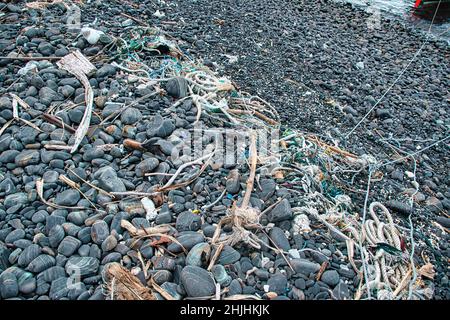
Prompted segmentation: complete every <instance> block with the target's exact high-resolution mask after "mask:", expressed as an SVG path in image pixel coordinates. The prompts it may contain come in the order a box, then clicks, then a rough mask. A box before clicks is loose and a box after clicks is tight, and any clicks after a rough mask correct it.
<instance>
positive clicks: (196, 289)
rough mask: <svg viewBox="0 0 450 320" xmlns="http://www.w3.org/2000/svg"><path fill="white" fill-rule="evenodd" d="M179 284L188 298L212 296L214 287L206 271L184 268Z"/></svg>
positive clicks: (190, 267) (198, 268)
mask: <svg viewBox="0 0 450 320" xmlns="http://www.w3.org/2000/svg"><path fill="white" fill-rule="evenodd" d="M181 283H182V284H183V287H184V289H185V290H186V293H187V295H188V296H189V297H206V296H211V295H213V294H214V292H215V290H216V286H215V284H214V280H213V278H212V277H211V275H210V274H209V272H208V271H206V270H205V269H202V268H200V267H195V266H186V267H184V268H183V271H182V272H181Z"/></svg>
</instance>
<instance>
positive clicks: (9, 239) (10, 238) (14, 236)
mask: <svg viewBox="0 0 450 320" xmlns="http://www.w3.org/2000/svg"><path fill="white" fill-rule="evenodd" d="M24 237H25V231H24V230H23V229H16V230H14V231H12V232H10V233H9V234H8V235H7V236H6V238H5V243H9V244H11V243H13V242H14V241H17V240H19V239H23V238H24Z"/></svg>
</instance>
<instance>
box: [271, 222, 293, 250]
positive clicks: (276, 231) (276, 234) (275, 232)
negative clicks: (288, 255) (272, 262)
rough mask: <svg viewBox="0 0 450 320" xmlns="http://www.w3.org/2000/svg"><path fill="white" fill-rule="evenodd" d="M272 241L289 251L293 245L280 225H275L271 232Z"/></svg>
mask: <svg viewBox="0 0 450 320" xmlns="http://www.w3.org/2000/svg"><path fill="white" fill-rule="evenodd" d="M269 236H270V238H271V239H272V241H273V242H274V243H275V244H276V245H277V246H278V247H279V248H280V249H283V250H284V251H289V250H290V249H291V245H290V244H289V240H288V239H287V238H286V235H285V234H284V231H283V230H282V229H280V228H278V227H273V228H272V229H271V230H270V233H269Z"/></svg>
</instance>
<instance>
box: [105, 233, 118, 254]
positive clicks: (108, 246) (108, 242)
mask: <svg viewBox="0 0 450 320" xmlns="http://www.w3.org/2000/svg"><path fill="white" fill-rule="evenodd" d="M116 246H117V239H116V237H114V236H113V235H109V236H108V237H107V238H106V239H105V241H103V243H102V250H103V252H108V251H111V250H113V249H114V248H115V247H116Z"/></svg>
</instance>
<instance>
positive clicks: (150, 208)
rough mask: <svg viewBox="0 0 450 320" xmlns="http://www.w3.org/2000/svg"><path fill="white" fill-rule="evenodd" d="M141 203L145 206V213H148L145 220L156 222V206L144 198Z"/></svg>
mask: <svg viewBox="0 0 450 320" xmlns="http://www.w3.org/2000/svg"><path fill="white" fill-rule="evenodd" d="M141 203H142V205H143V206H144V209H145V212H146V213H147V214H146V216H145V218H146V219H147V220H149V221H152V220H155V218H156V216H157V215H158V212H156V208H155V204H154V203H153V201H152V200H150V199H149V198H148V197H145V198H142V199H141Z"/></svg>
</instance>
